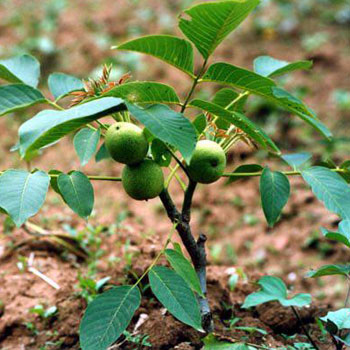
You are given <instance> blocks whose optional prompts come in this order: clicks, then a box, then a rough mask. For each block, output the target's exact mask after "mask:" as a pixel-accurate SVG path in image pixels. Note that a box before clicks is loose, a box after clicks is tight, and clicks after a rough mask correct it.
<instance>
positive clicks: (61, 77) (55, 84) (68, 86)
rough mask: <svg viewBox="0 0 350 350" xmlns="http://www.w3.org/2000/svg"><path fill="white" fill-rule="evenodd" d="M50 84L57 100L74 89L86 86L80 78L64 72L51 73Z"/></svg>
mask: <svg viewBox="0 0 350 350" xmlns="http://www.w3.org/2000/svg"><path fill="white" fill-rule="evenodd" d="M48 84H49V89H50V91H51V93H52V95H53V97H54V98H55V99H56V100H58V99H60V98H62V97H64V96H66V95H68V94H69V93H71V92H72V91H77V90H82V89H83V88H84V84H83V82H82V81H81V80H80V79H78V78H76V77H74V76H72V75H68V74H64V73H52V74H50V76H49V79H48Z"/></svg>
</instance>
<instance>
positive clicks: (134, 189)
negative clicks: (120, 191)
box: [122, 159, 164, 200]
mask: <svg viewBox="0 0 350 350" xmlns="http://www.w3.org/2000/svg"><path fill="white" fill-rule="evenodd" d="M122 184H123V187H124V189H125V191H126V193H127V194H128V195H129V196H130V197H131V198H134V199H137V200H147V199H151V198H155V197H157V196H159V194H160V192H162V190H163V188H164V175H163V171H162V168H161V167H160V166H159V165H158V164H157V163H156V162H155V161H153V160H151V159H145V160H143V161H142V162H141V163H138V164H134V165H126V166H125V167H124V169H123V172H122Z"/></svg>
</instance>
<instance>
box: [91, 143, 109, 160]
mask: <svg viewBox="0 0 350 350" xmlns="http://www.w3.org/2000/svg"><path fill="white" fill-rule="evenodd" d="M109 158H111V155H110V154H109V152H108V149H107V147H106V144H105V143H103V144H102V146H101V147H100V149H99V150H98V151H97V153H96V156H95V161H96V163H98V162H100V161H101V160H104V159H109Z"/></svg>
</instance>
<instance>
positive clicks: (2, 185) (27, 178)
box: [0, 170, 50, 227]
mask: <svg viewBox="0 0 350 350" xmlns="http://www.w3.org/2000/svg"><path fill="white" fill-rule="evenodd" d="M49 183H50V178H49V176H48V175H47V174H46V173H44V172H43V171H36V172H34V173H30V172H28V171H25V170H7V171H5V172H4V173H3V174H2V175H1V176H0V207H1V208H3V209H4V210H6V212H7V213H8V214H9V215H10V217H11V219H12V220H13V221H14V222H15V223H16V225H17V226H18V227H19V226H21V225H22V224H23V223H24V222H25V221H26V220H27V219H28V218H30V217H31V216H33V215H35V214H36V213H37V212H38V211H39V209H40V208H41V207H42V205H43V204H44V201H45V197H46V193H47V190H48V187H49Z"/></svg>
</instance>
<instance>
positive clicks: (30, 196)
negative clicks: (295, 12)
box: [0, 0, 350, 350]
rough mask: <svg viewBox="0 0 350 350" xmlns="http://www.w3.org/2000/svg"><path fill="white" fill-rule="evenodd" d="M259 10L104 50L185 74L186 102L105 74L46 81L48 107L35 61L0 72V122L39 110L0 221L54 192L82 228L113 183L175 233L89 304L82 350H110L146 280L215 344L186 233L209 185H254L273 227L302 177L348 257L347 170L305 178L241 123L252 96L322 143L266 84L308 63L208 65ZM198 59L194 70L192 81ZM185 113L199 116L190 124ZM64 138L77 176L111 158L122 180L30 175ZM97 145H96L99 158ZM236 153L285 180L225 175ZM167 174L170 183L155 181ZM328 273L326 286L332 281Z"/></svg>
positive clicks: (227, 12) (202, 12) (196, 20)
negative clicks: (174, 186)
mask: <svg viewBox="0 0 350 350" xmlns="http://www.w3.org/2000/svg"><path fill="white" fill-rule="evenodd" d="M258 2H259V1H258V0H227V1H217V2H205V3H202V4H198V5H195V6H193V7H191V8H189V9H187V10H185V11H184V12H183V15H182V16H181V17H180V19H179V28H180V30H181V32H182V33H183V34H184V38H179V37H176V36H170V35H149V36H144V37H141V38H137V39H134V40H131V41H128V42H126V43H123V44H121V45H118V46H115V47H113V49H115V50H119V51H135V52H138V53H142V54H147V55H151V56H154V57H156V58H158V59H160V60H162V61H164V62H165V63H167V64H170V65H172V66H174V67H176V68H177V69H179V70H180V71H182V72H183V73H184V74H186V75H187V76H188V79H190V80H191V81H192V85H191V88H190V90H189V91H188V92H187V95H186V98H185V99H184V100H183V101H182V100H180V98H179V97H178V95H177V93H176V92H175V89H174V88H173V87H171V86H168V85H165V84H162V83H157V82H153V81H129V78H130V77H129V76H128V75H125V76H123V77H122V78H121V79H120V81H118V82H111V81H109V75H110V70H111V67H108V66H105V67H104V70H103V74H102V76H101V78H99V79H98V80H92V79H90V80H88V81H83V82H82V81H81V80H79V79H78V78H75V77H73V76H70V75H67V74H63V73H53V74H51V75H50V76H49V79H48V87H49V90H50V92H51V95H52V96H53V99H51V98H48V97H45V96H44V94H43V93H42V92H41V91H40V90H39V89H38V87H37V86H38V82H39V77H40V65H39V62H38V61H37V60H36V59H35V58H34V57H32V56H30V55H22V56H17V57H13V58H9V59H3V60H0V78H1V79H2V80H4V81H6V84H4V85H1V86H0V115H5V114H9V113H12V112H14V111H16V110H20V109H25V108H28V107H30V106H33V105H38V104H40V105H42V106H44V107H45V108H46V109H43V110H42V111H41V112H39V113H38V114H36V115H35V116H33V117H32V118H30V119H28V120H27V121H25V122H24V123H23V124H22V125H21V127H20V128H19V131H18V134H19V141H18V143H17V144H16V146H14V147H13V149H12V150H15V151H17V152H18V153H19V155H20V157H21V159H23V160H24V161H25V162H26V163H27V166H28V169H29V170H22V169H9V170H6V171H2V172H1V176H0V207H1V209H2V212H3V213H4V214H5V215H9V216H10V217H11V218H12V220H13V221H14V222H15V223H16V225H17V226H21V225H22V224H23V223H25V222H26V221H27V220H28V219H29V218H30V217H32V216H33V215H35V214H36V213H37V212H38V211H39V209H40V208H41V206H42V205H43V203H44V201H45V197H46V193H47V191H48V188H49V186H51V187H52V188H53V190H54V191H55V192H57V194H58V195H59V196H61V197H62V198H63V200H64V202H65V203H66V204H67V205H68V206H69V207H70V208H71V209H72V210H73V211H74V212H75V213H77V214H78V215H79V216H80V217H82V218H84V219H86V218H88V217H89V215H90V214H91V212H92V210H93V204H94V191H93V187H92V185H91V181H117V182H119V181H121V183H122V186H123V188H124V190H125V191H126V193H127V194H128V195H129V196H130V197H131V198H132V199H134V200H150V199H152V198H155V197H159V198H160V200H161V202H162V204H163V206H164V209H165V211H166V213H167V215H168V217H169V219H170V221H171V223H172V229H170V230H169V231H170V234H169V237H168V239H167V241H166V244H165V246H164V248H163V249H162V250H161V251H160V252H159V254H158V255H157V258H156V259H155V260H154V261H153V263H152V264H151V265H150V266H149V268H148V269H147V270H146V271H145V272H144V274H143V275H142V276H140V277H139V280H138V281H137V282H136V283H135V284H134V285H125V286H117V287H113V288H111V289H109V290H107V291H106V292H104V293H102V294H100V295H99V296H98V297H97V298H96V299H94V300H93V301H91V302H90V303H89V305H88V307H87V310H86V312H85V315H84V317H83V319H82V322H81V325H80V344H81V348H82V349H83V350H106V349H107V348H108V347H110V346H111V345H113V343H114V342H116V341H117V339H118V338H119V337H120V336H121V335H122V333H123V332H124V331H125V329H126V328H127V326H128V325H129V323H130V321H131V319H132V318H133V315H134V313H135V311H136V310H137V309H138V307H139V305H140V302H141V292H140V289H139V282H140V281H141V280H142V279H143V278H144V277H146V276H148V279H149V283H150V287H151V289H152V292H153V294H154V295H155V297H156V298H157V299H158V300H159V302H160V303H161V304H163V305H164V307H165V308H166V309H167V310H168V311H169V312H170V313H171V314H172V315H173V316H174V317H175V318H177V319H178V320H180V321H181V322H183V323H185V324H187V325H189V326H191V327H193V328H195V329H197V330H198V331H201V332H204V333H211V332H213V330H214V324H213V318H212V314H211V310H210V306H209V303H208V298H207V287H206V265H207V259H206V250H205V243H206V240H207V237H206V236H205V233H201V232H193V231H192V229H191V207H192V199H193V196H194V194H195V191H196V188H197V186H198V183H200V184H210V183H213V182H215V181H217V180H219V179H220V178H222V177H225V178H226V179H227V182H228V183H233V182H235V181H236V180H239V179H242V178H246V177H260V192H261V203H262V209H263V211H264V214H265V216H266V220H267V222H268V224H269V226H273V225H274V224H275V223H276V222H277V221H278V220H279V218H280V216H281V212H282V210H283V208H284V206H285V205H286V203H287V201H288V198H289V195H290V184H289V180H288V176H298V175H300V176H302V177H303V179H304V180H305V181H306V182H307V183H308V184H309V185H310V186H311V189H312V191H313V192H314V194H315V195H316V197H317V198H318V199H319V200H321V201H322V202H324V204H325V206H326V207H327V208H328V209H329V210H330V211H331V212H334V213H336V214H338V215H339V217H340V219H341V222H340V225H339V232H335V233H331V232H329V231H327V230H326V229H324V230H325V232H324V234H325V235H326V236H327V235H329V236H330V238H332V239H337V240H338V241H342V242H343V243H345V244H346V242H347V243H348V246H350V243H349V240H350V224H349V223H350V187H349V184H348V183H347V181H350V165H349V162H344V163H343V164H342V165H340V166H336V165H330V166H328V165H323V166H311V167H308V166H306V165H305V164H306V161H308V160H309V158H310V156H308V155H307V156H305V153H300V154H292V155H283V154H282V152H281V151H280V149H279V148H278V145H277V144H275V142H274V141H273V140H272V139H271V138H270V137H269V136H268V135H267V134H266V133H265V132H264V131H263V130H262V129H261V128H260V127H259V126H258V125H256V124H255V123H254V122H253V121H251V120H250V119H249V118H248V117H246V116H245V114H244V111H245V106H246V102H247V100H248V98H249V97H250V95H257V96H260V97H262V98H264V99H266V100H268V101H269V102H270V103H273V104H275V105H276V106H278V107H280V108H282V109H284V110H286V111H288V112H290V114H291V115H296V116H297V117H299V118H300V119H301V120H303V121H304V122H305V123H306V124H308V126H309V127H310V128H313V129H315V130H316V131H317V132H318V133H320V134H321V135H322V136H323V137H325V138H326V139H330V138H331V137H332V135H331V132H330V131H329V129H328V128H327V127H326V126H325V125H324V124H323V123H322V122H321V121H320V120H319V119H318V118H317V116H316V115H315V113H314V112H313V111H312V110H311V109H310V108H309V107H307V106H306V105H305V104H304V103H303V102H302V101H300V100H299V99H298V98H297V97H295V96H293V95H292V94H290V93H289V92H288V91H286V90H284V89H283V88H281V87H279V86H278V85H277V83H276V81H275V80H273V79H274V78H276V77H278V76H280V75H283V74H287V73H291V72H293V71H295V70H299V69H309V68H310V67H311V65H312V63H311V62H310V61H297V62H292V63H289V62H286V61H280V60H277V59H274V58H272V57H269V56H262V57H258V58H257V59H256V60H255V61H254V71H251V70H247V69H245V68H241V67H237V66H235V65H233V64H231V63H228V62H215V61H214V60H213V59H212V54H213V53H214V51H215V49H216V48H217V46H218V45H219V44H220V43H221V42H222V41H223V40H224V39H225V38H226V37H227V36H228V35H229V34H230V33H231V32H232V31H234V30H235V29H236V28H237V27H238V26H239V25H240V23H241V22H242V21H243V20H244V19H245V18H246V17H247V16H248V15H249V13H251V12H252V11H253V10H254V9H255V7H256V6H257V5H258ZM195 49H196V50H197V51H198V56H199V60H200V61H201V64H200V66H199V67H198V68H196V69H195V68H194V51H195ZM205 83H209V84H216V85H217V86H221V89H219V90H218V91H217V92H216V94H215V95H214V96H212V98H211V99H209V100H204V99H200V98H196V97H195V94H196V91H197V87H198V86H202V85H203V84H205ZM68 95H69V96H71V105H70V106H69V108H67V109H65V108H63V107H62V103H61V100H62V98H64V97H67V96H68ZM190 111H192V112H191V113H190ZM193 111H197V112H199V114H198V115H197V116H196V117H191V116H192V115H193ZM101 118H103V121H100V119H101ZM107 118H109V119H107ZM72 133H75V136H74V142H73V143H74V148H75V150H76V153H77V155H78V157H79V160H80V163H81V165H82V166H84V165H86V164H87V163H88V162H89V161H90V160H91V158H92V157H93V156H94V155H95V154H96V155H95V160H96V161H101V160H102V159H106V158H109V159H112V160H114V161H116V162H119V163H122V164H124V168H123V171H122V174H121V177H114V176H109V175H108V174H105V175H86V174H84V173H83V172H81V171H71V172H69V173H63V172H61V171H59V170H57V169H53V170H51V171H49V172H48V173H47V172H45V171H42V170H40V169H37V168H30V167H31V166H32V164H34V163H35V159H36V158H37V157H39V156H40V155H41V154H42V153H43V152H49V150H46V148H49V147H52V148H54V145H55V144H56V143H57V142H58V141H60V140H61V139H62V138H63V137H65V136H66V135H70V134H72ZM101 139H102V140H104V141H103V142H101V147H100V148H99V149H98V150H97V148H98V145H99V144H100V140H101ZM239 141H243V142H245V143H247V144H248V145H251V146H254V147H256V148H259V149H261V150H264V151H265V152H266V154H272V155H274V156H275V157H279V158H280V159H282V160H284V161H286V162H287V163H288V164H289V165H290V166H291V168H292V170H290V171H286V172H282V171H273V170H271V169H269V168H268V167H264V166H263V165H259V164H251V165H241V166H239V167H238V168H236V169H235V170H233V171H232V170H231V169H226V155H227V153H228V152H229V150H231V149H232V148H233V147H234V146H235V144H236V143H237V142H239ZM164 168H168V171H166V172H163V169H164ZM165 174H167V176H166V177H165ZM184 176H185V177H186V179H187V180H186V181H184V180H183V178H184ZM172 180H177V181H178V182H179V185H180V186H181V188H182V189H183V190H184V197H183V203H182V207H181V208H178V207H176V205H175V204H174V202H173V199H172V197H171V186H170V185H171V183H172ZM140 205H142V204H140ZM173 231H177V233H178V234H179V236H180V238H181V241H182V243H183V246H184V248H185V250H186V252H187V253H188V255H189V258H190V260H188V259H187V258H186V257H185V255H184V254H183V252H182V250H181V249H180V248H179V246H178V245H174V247H175V248H174V249H171V248H169V244H170V243H171V241H172V234H173ZM346 239H347V241H345V240H346ZM161 256H165V257H166V259H167V260H168V262H169V265H170V267H171V268H168V267H165V266H159V265H157V263H158V261H159V258H160V257H161ZM325 270H326V269H324V270H321V269H320V270H319V271H321V272H319V271H316V272H313V275H312V276H310V277H315V275H317V273H319V274H320V273H322V271H323V274H322V275H326V274H327V271H326V272H325ZM341 271H342V272H339V273H338V274H343V275H344V274H346V275H347V276H348V277H349V275H350V269H347V270H346V272H344V271H345V270H341ZM328 272H329V269H328ZM331 272H332V271H331ZM331 272H329V274H334V270H333V273H331ZM269 281H272V282H274V283H279V282H276V281H275V280H273V279H270V280H269V279H267V280H265V282H264V283H265V284H264V288H266V289H267V290H268V289H269V288H268V285H267V284H268V283H270V282H269ZM279 285H281V284H279ZM259 293H260V294H259ZM259 293H257V294H256V295H257V296H258V297H259V298H260V297H261V295H264V293H265V292H264V293H262V292H259ZM281 293H282V294H281V295H282V296H281V295H277V296H276V295H273V296H270V297H268V298H267V299H266V298H265V299H264V298H263V299H262V300H261V299H259V301H258V302H255V301H252V300H251V299H249V303H248V302H246V303H245V307H247V305H248V306H250V307H252V306H254V305H257V304H258V303H261V302H266V301H268V300H283V301H284V300H287V299H285V298H286V291H285V290H284V289H283V286H282V292H281ZM269 298H270V299H269ZM285 303H286V304H287V305H290V303H289V304H288V303H287V302H285ZM295 305H298V304H295ZM303 305H304V303H303ZM346 307H347V306H346ZM345 310H346V309H345ZM331 316H332V315H330V316H329V317H331ZM325 320H328V319H325ZM337 341H338V340H337Z"/></svg>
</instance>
